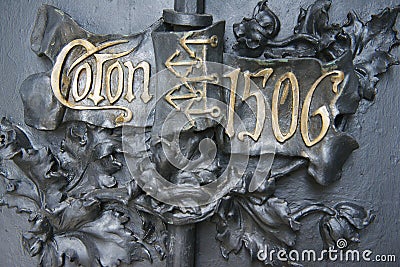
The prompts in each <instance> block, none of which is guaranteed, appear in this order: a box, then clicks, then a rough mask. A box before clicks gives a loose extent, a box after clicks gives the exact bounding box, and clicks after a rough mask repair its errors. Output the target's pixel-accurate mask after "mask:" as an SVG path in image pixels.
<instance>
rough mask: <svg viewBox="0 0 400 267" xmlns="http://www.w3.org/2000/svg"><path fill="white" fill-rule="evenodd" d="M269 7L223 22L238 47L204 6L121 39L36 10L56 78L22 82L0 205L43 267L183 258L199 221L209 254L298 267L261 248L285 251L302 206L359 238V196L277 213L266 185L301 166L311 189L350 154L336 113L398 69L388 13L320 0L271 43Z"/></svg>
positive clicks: (337, 239)
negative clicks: (210, 243) (23, 217)
mask: <svg viewBox="0 0 400 267" xmlns="http://www.w3.org/2000/svg"><path fill="white" fill-rule="evenodd" d="M267 2H268V1H266V0H264V1H261V2H259V3H258V4H257V5H256V6H255V8H254V11H253V14H252V16H251V17H245V18H243V19H242V20H241V21H238V22H237V23H235V24H234V25H233V31H234V36H235V38H236V42H235V45H234V47H233V51H234V53H227V50H226V48H225V44H224V42H225V21H218V22H213V16H212V15H209V14H205V1H204V0H203V1H200V0H175V5H174V9H173V10H172V9H168V10H164V12H163V17H162V18H161V19H160V20H159V21H157V22H155V23H154V24H153V25H152V26H151V27H149V28H148V29H145V30H144V31H142V32H140V33H138V34H133V35H129V36H125V35H116V34H111V35H98V34H94V33H91V32H88V31H86V30H85V29H83V28H81V27H80V26H79V25H78V24H77V23H76V22H75V21H74V20H73V19H72V18H71V17H70V16H69V15H67V14H66V13H64V12H63V11H61V10H59V9H57V8H55V7H53V6H49V5H44V6H42V7H41V8H40V9H39V12H38V15H37V18H36V22H35V26H34V28H33V32H32V37H31V45H32V49H33V51H34V52H35V53H36V54H37V55H39V56H44V57H47V58H48V59H49V60H50V61H51V64H52V68H51V70H49V71H48V72H44V73H39V74H34V75H31V76H29V77H28V78H26V80H25V81H24V82H23V84H22V86H21V89H20V95H21V98H22V102H23V105H24V119H25V124H26V125H17V124H15V123H12V122H11V120H10V119H7V118H3V120H2V121H1V124H0V159H1V164H0V176H1V183H0V184H1V186H0V187H1V188H2V198H1V205H5V206H7V207H9V208H16V209H17V211H18V212H23V213H27V214H29V221H30V222H31V223H32V228H31V229H30V230H28V231H27V232H25V233H23V235H22V240H23V244H24V248H25V249H26V250H27V251H28V252H29V254H30V255H31V256H32V257H33V256H38V259H39V265H40V266H70V265H77V266H118V265H120V264H122V263H124V264H132V263H133V262H135V261H144V260H147V261H148V262H149V265H150V264H151V263H152V262H153V261H154V260H155V259H158V261H160V262H165V264H166V265H167V266H171V267H172V266H194V265H195V263H194V259H195V251H196V248H195V243H196V224H197V223H199V222H204V221H206V220H208V221H212V222H213V223H215V225H216V240H217V242H218V244H219V246H220V248H221V253H222V256H223V257H225V258H229V255H230V254H231V253H232V252H233V253H238V252H239V251H240V250H241V248H242V247H245V248H246V249H247V250H248V251H249V252H250V255H251V257H252V260H254V261H261V262H263V263H265V264H266V265H272V266H282V265H285V266H286V265H290V266H292V265H293V266H299V265H300V262H297V261H287V260H286V261H285V260H284V259H282V255H280V254H279V253H278V254H277V255H276V254H275V255H274V256H273V257H272V256H270V254H266V253H264V252H265V251H266V249H265V248H267V249H268V250H269V251H271V250H272V251H284V252H288V251H289V250H291V249H293V248H296V237H297V235H298V233H299V232H300V231H302V227H301V221H302V219H303V218H305V217H307V216H308V215H310V214H314V215H315V214H318V216H319V226H320V235H321V238H322V240H323V243H324V248H325V249H327V250H328V249H339V250H340V249H344V248H345V247H347V246H348V245H352V246H353V245H354V244H355V243H358V242H360V234H361V233H363V229H365V228H366V227H368V226H369V225H370V224H371V223H372V222H373V220H374V218H375V215H374V214H373V212H371V211H370V210H368V209H367V207H363V206H362V205H361V203H357V201H349V200H348V199H343V201H341V202H338V203H321V202H320V201H313V200H310V199H304V200H302V201H301V202H298V203H294V202H293V203H289V202H288V201H286V199H285V197H283V196H278V194H276V190H277V189H278V184H279V183H281V182H283V181H285V179H286V178H287V177H289V176H291V175H292V176H296V175H297V174H296V173H297V171H299V170H302V169H303V170H306V172H307V173H308V176H309V177H310V178H312V180H310V181H309V182H310V183H316V184H318V185H320V186H321V188H322V187H326V186H329V185H332V184H334V182H336V181H338V180H339V179H340V178H341V172H342V167H343V166H344V164H345V162H346V161H347V159H348V158H349V156H350V155H351V153H352V152H353V151H354V150H355V149H357V148H358V147H359V145H358V143H357V140H356V139H355V138H354V137H352V135H351V134H349V133H348V132H347V131H346V128H345V126H346V122H347V120H348V118H350V117H351V116H353V114H355V113H356V111H357V108H358V105H359V103H360V102H361V101H362V100H368V101H373V99H374V96H375V94H376V90H375V87H376V84H377V82H378V81H379V77H381V74H383V73H385V72H386V71H387V70H388V68H389V67H390V66H392V65H394V64H398V58H397V57H396V55H395V54H394V53H392V49H393V48H394V47H395V46H397V45H398V44H399V39H398V35H397V32H396V31H395V25H396V19H397V17H398V13H399V11H400V7H399V6H397V7H393V8H387V9H385V10H383V11H382V12H381V13H380V14H378V15H374V16H372V18H371V20H370V21H368V22H364V21H361V20H360V19H359V18H358V16H357V15H356V14H355V13H354V12H350V13H349V15H348V21H347V22H344V23H342V24H332V23H330V22H329V16H328V14H329V9H330V4H331V2H330V1H329V0H317V1H316V2H315V3H314V4H312V5H311V6H309V7H308V8H307V9H302V10H301V11H300V15H299V17H298V22H297V25H296V27H295V28H294V33H293V34H292V35H291V36H289V37H287V38H285V39H278V37H277V36H278V34H279V32H280V29H281V22H280V20H279V18H278V17H277V15H276V14H275V13H274V11H273V10H271V9H270V8H269V6H268V3H267ZM160 15H161V14H160ZM27 126H30V127H31V128H28V127H27ZM28 129H31V130H32V131H40V132H42V134H43V135H45V136H47V137H48V138H47V139H46V140H48V143H46V141H43V140H42V141H39V142H38V140H36V139H35V138H34V137H33V134H32V131H31V130H28ZM315 216H316V215H315ZM361 240H362V238H361ZM343 242H346V246H344V245H343Z"/></svg>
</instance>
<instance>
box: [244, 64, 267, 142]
mask: <svg viewBox="0 0 400 267" xmlns="http://www.w3.org/2000/svg"><path fill="white" fill-rule="evenodd" d="M272 73H273V69H271V68H267V69H263V70H261V71H259V72H257V73H250V72H249V71H245V72H244V79H245V80H244V92H243V97H242V101H246V100H247V99H249V98H250V97H252V96H254V97H255V98H256V103H257V114H256V127H255V129H254V132H253V133H250V132H247V131H243V132H240V133H239V134H238V138H239V140H240V141H244V137H245V136H246V135H247V136H249V137H251V138H252V139H253V140H254V141H256V142H257V141H258V138H260V135H261V132H262V130H263V128H264V122H265V99H264V96H263V94H262V93H261V92H259V91H257V92H252V93H250V85H251V77H263V87H265V85H266V83H267V81H268V79H269V77H270V76H271V75H272Z"/></svg>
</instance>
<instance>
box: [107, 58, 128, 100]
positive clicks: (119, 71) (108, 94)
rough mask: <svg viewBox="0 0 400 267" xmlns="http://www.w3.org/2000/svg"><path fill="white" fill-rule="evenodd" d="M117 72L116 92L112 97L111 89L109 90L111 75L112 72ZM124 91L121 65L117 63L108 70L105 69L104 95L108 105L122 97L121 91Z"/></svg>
mask: <svg viewBox="0 0 400 267" xmlns="http://www.w3.org/2000/svg"><path fill="white" fill-rule="evenodd" d="M115 69H116V70H117V71H118V72H117V73H118V78H117V81H118V82H117V83H118V85H117V92H116V93H115V95H114V96H113V95H112V92H111V91H112V89H111V80H112V73H113V71H114V70H115ZM123 89H124V70H123V69H122V66H121V63H119V62H118V61H117V62H115V63H114V64H112V65H111V66H110V67H109V68H107V72H106V95H107V98H108V101H109V102H110V104H114V103H115V102H117V101H118V99H119V98H120V97H121V95H122V90H123Z"/></svg>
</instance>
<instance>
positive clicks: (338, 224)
mask: <svg viewBox="0 0 400 267" xmlns="http://www.w3.org/2000/svg"><path fill="white" fill-rule="evenodd" d="M334 210H335V211H336V212H335V214H334V215H325V216H324V217H323V218H322V219H321V221H320V233H321V236H322V239H323V241H324V244H325V246H326V247H336V246H337V242H338V240H340V239H345V240H346V241H347V242H349V243H350V242H356V243H358V242H360V238H359V233H358V231H359V230H362V229H364V228H365V227H367V226H368V225H369V224H370V223H371V222H372V221H373V220H374V218H375V216H374V215H372V214H371V212H370V211H366V210H365V209H364V208H363V207H361V206H359V205H356V204H354V203H348V202H345V203H339V204H337V205H336V206H335V208H334Z"/></svg>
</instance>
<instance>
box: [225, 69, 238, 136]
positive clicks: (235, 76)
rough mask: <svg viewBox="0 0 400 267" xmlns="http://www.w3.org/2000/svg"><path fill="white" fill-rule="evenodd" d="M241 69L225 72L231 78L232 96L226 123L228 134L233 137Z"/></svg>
mask: <svg viewBox="0 0 400 267" xmlns="http://www.w3.org/2000/svg"><path fill="white" fill-rule="evenodd" d="M239 74H240V69H235V70H234V71H232V72H230V73H228V74H225V75H224V77H225V78H229V79H230V80H231V87H230V96H229V107H228V109H229V110H228V122H227V125H226V130H225V132H226V134H227V135H228V136H229V137H230V138H232V137H233V136H234V135H235V129H234V115H235V102H236V90H237V84H238V79H239Z"/></svg>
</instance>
